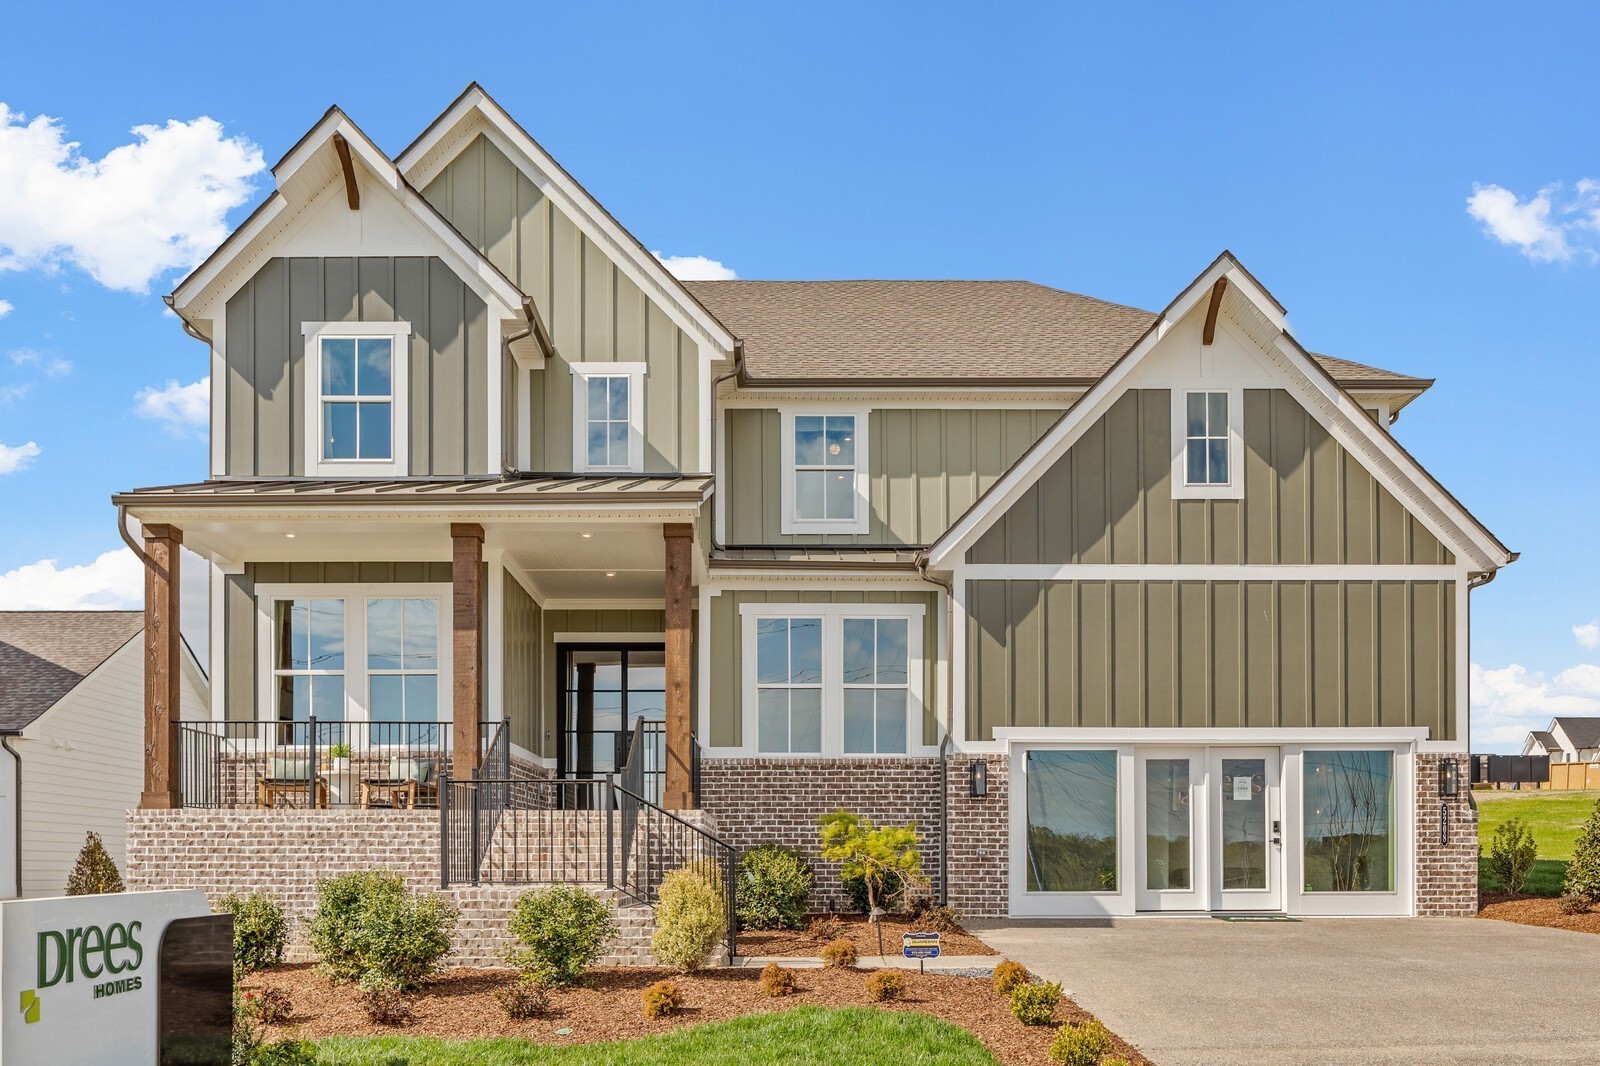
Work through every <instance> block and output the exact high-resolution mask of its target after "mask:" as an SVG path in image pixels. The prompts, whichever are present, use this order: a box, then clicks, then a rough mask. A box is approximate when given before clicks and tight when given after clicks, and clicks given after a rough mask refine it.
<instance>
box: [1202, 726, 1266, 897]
mask: <svg viewBox="0 0 1600 1066" xmlns="http://www.w3.org/2000/svg"><path fill="white" fill-rule="evenodd" d="M1282 765H1283V756H1282V754H1281V753H1280V752H1279V751H1278V750H1277V749H1275V748H1273V749H1260V748H1257V749H1235V750H1217V749H1213V750H1212V752H1211V767H1210V769H1211V774H1210V783H1209V785H1208V794H1209V798H1210V801H1211V805H1212V810H1213V814H1212V817H1211V827H1212V841H1211V844H1210V848H1209V851H1210V856H1211V862H1212V867H1213V872H1212V888H1213V895H1212V903H1211V906H1212V909H1213V910H1219V911H1278V910H1282V909H1283V877H1282V872H1281V866H1282V862H1283V846H1282V838H1283V808H1282V795H1281V790H1280V789H1279V787H1278V782H1279V772H1280V770H1281V768H1282Z"/></svg>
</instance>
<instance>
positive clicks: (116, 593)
mask: <svg viewBox="0 0 1600 1066" xmlns="http://www.w3.org/2000/svg"><path fill="white" fill-rule="evenodd" d="M143 603H144V567H143V566H142V565H141V564H140V562H139V560H138V559H136V558H134V555H133V553H132V552H130V551H129V550H128V549H126V548H118V549H117V550H116V551H109V552H106V553H105V554H104V555H101V556H100V557H99V558H98V559H96V560H95V561H94V562H92V563H89V564H87V565H85V566H69V567H67V568H66V569H64V570H63V569H59V568H58V567H57V566H56V560H54V559H41V560H40V561H39V562H36V563H29V564H28V565H26V566H19V567H17V568H16V569H15V570H11V571H9V572H7V573H4V574H0V610H6V611H66V610H84V609H93V608H103V609H112V608H129V607H139V606H141V605H142V604H143Z"/></svg>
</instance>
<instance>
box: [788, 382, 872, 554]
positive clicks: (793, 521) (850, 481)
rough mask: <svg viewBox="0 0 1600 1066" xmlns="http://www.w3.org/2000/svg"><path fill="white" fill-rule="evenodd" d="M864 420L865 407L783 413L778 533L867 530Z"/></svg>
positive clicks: (866, 417)
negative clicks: (780, 506) (781, 479)
mask: <svg viewBox="0 0 1600 1066" xmlns="http://www.w3.org/2000/svg"><path fill="white" fill-rule="evenodd" d="M869 418H870V414H869V412H868V411H867V410H866V409H855V410H850V409H843V410H841V409H837V408H827V409H825V408H816V409H810V408H793V409H786V410H784V411H783V418H782V433H783V441H782V448H781V454H782V462H783V484H782V490H781V492H780V496H781V501H780V502H781V505H782V508H783V514H782V521H781V523H780V529H781V531H782V532H784V533H866V532H867V531H868V530H869V529H870V528H871V520H872V514H871V503H870V500H869V499H868V496H867V489H868V484H869V481H868V471H869V469H870V467H869V463H868V459H869V455H868V433H867V429H868V421H869Z"/></svg>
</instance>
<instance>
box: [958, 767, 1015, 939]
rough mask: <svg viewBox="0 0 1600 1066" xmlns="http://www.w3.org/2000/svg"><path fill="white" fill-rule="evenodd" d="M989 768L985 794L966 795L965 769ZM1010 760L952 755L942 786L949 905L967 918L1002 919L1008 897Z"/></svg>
mask: <svg viewBox="0 0 1600 1066" xmlns="http://www.w3.org/2000/svg"><path fill="white" fill-rule="evenodd" d="M978 761H981V762H983V763H985V764H986V765H987V767H988V778H989V794H988V795H987V796H983V797H981V798H975V797H973V796H972V795H971V786H970V784H969V780H970V779H969V777H968V775H969V774H970V772H971V771H970V770H969V769H968V767H969V765H970V764H971V763H973V762H978ZM1009 767H1010V761H1009V760H1008V759H1007V758H1006V757H1005V756H1004V755H985V756H980V755H962V754H960V753H952V754H951V756H950V763H949V768H948V772H947V773H946V776H945V787H946V788H947V789H949V796H950V905H951V906H952V907H954V908H955V909H956V910H957V911H959V912H960V913H961V914H962V916H964V917H967V918H1003V917H1005V914H1006V899H1007V895H1008V893H1009V887H1008V883H1007V882H1008V875H1009V869H1010V862H1011V844H1010V833H1011V828H1010V821H1009V810H1010V795H1011V789H1010V780H1009V776H1010V775H1009V773H1008V770H1009Z"/></svg>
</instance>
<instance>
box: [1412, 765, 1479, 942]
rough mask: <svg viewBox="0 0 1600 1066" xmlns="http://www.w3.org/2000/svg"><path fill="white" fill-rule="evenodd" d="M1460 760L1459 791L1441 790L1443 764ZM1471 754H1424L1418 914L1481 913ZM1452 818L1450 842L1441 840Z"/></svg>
mask: <svg viewBox="0 0 1600 1066" xmlns="http://www.w3.org/2000/svg"><path fill="white" fill-rule="evenodd" d="M1448 761H1453V762H1455V763H1456V781H1457V782H1458V783H1459V787H1460V791H1459V792H1458V793H1457V794H1456V795H1455V796H1453V797H1450V796H1441V795H1440V794H1439V765H1440V764H1441V763H1443V762H1448ZM1471 769H1472V767H1471V765H1470V764H1469V760H1468V757H1467V756H1466V755H1453V754H1447V755H1436V754H1431V753H1430V754H1419V755H1418V756H1417V757H1416V773H1417V781H1416V793H1417V847H1416V864H1417V915H1418V916H1419V917H1429V918H1470V917H1472V916H1473V915H1475V914H1477V913H1478V807H1477V804H1476V803H1474V802H1473V800H1472V786H1471V784H1470V783H1469V782H1470V781H1471V780H1472V774H1471ZM1446 818H1448V836H1449V842H1448V843H1443V842H1441V838H1442V837H1443V836H1444V835H1445V819H1446Z"/></svg>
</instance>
